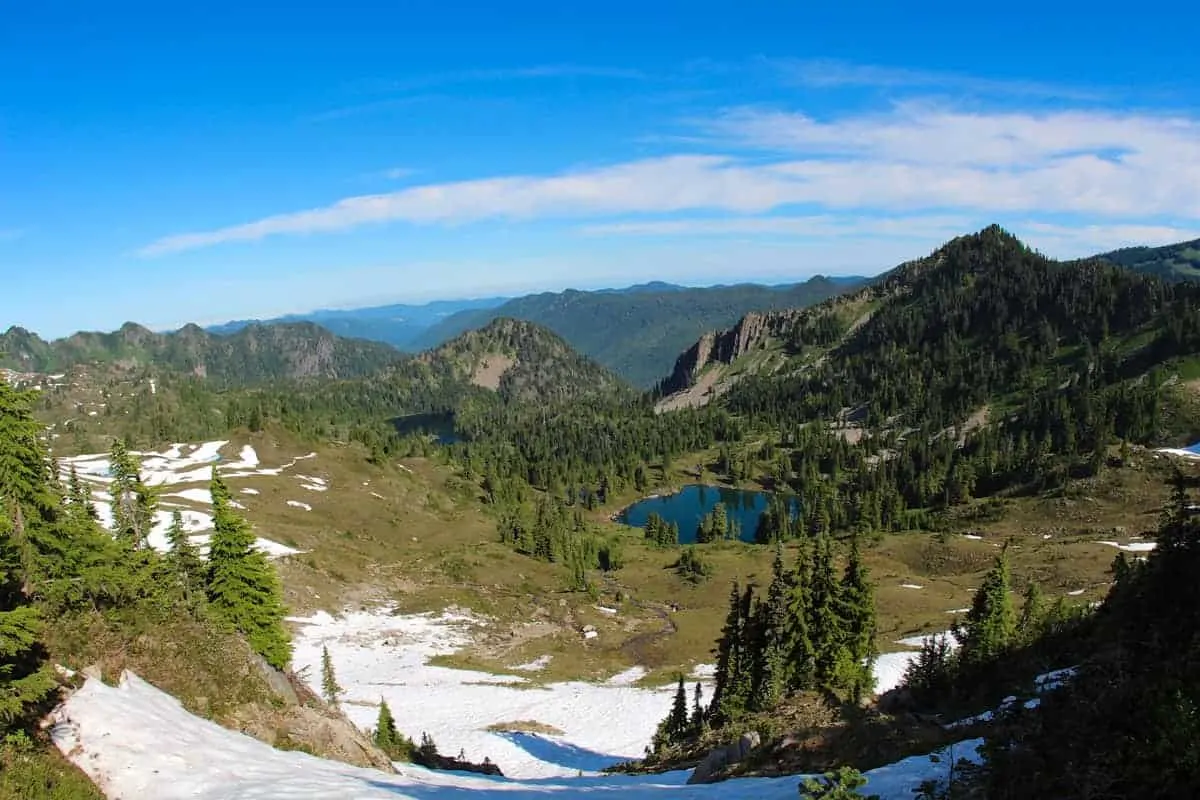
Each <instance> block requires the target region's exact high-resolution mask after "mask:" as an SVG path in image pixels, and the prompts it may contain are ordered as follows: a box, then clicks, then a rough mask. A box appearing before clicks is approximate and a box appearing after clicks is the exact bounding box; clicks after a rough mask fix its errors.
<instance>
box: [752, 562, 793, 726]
mask: <svg viewBox="0 0 1200 800" xmlns="http://www.w3.org/2000/svg"><path fill="white" fill-rule="evenodd" d="M790 584H791V576H790V575H788V573H787V570H786V569H785V568H784V565H783V547H782V546H781V545H779V544H778V543H776V545H775V560H774V561H773V562H772V564H771V585H770V586H769V587H768V588H767V600H766V602H765V603H763V604H761V605H760V606H759V609H758V614H757V616H758V624H757V628H758V630H759V633H760V636H761V646H762V649H761V651H760V655H759V657H758V660H757V664H758V670H757V671H756V672H757V674H756V675H755V676H754V681H753V689H752V701H751V705H752V706H753V707H754V708H756V709H759V710H767V709H771V708H774V707H775V705H776V704H777V703H778V702H779V700H780V698H781V697H782V696H783V693H784V691H785V690H786V689H787V684H788V660H789V657H790V654H791V651H792V643H791V641H790V638H789V637H790V633H791V631H790V630H789V627H790V626H789V620H788V601H789V599H790V597H791V591H792V587H791V585H790Z"/></svg>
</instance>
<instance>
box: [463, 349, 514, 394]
mask: <svg viewBox="0 0 1200 800" xmlns="http://www.w3.org/2000/svg"><path fill="white" fill-rule="evenodd" d="M516 363H517V361H516V359H514V358H513V357H512V356H505V355H498V354H494V355H490V356H488V357H487V358H485V359H484V360H483V361H481V362H480V363H479V365H478V366H477V367H475V371H474V372H473V373H472V374H471V383H473V384H475V385H476V386H478V387H480V388H483V389H491V390H493V391H495V390H496V389H499V388H500V379H501V378H503V377H504V373H506V372H508V371H509V369H511V368H512V366H513V365H514V364H516Z"/></svg>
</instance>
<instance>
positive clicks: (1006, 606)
mask: <svg viewBox="0 0 1200 800" xmlns="http://www.w3.org/2000/svg"><path fill="white" fill-rule="evenodd" d="M1010 582H1011V580H1010V575H1009V566H1008V546H1007V545H1005V547H1004V549H1003V550H1002V551H1001V552H1000V555H999V556H997V557H996V562H995V564H994V565H993V566H992V568H991V569H990V570H989V571H988V573H987V575H985V576H984V578H983V583H982V584H981V585H980V587H979V589H978V590H977V591H976V592H975V597H974V599H973V600H972V602H971V610H970V611H968V612H967V616H966V620H965V622H964V624H963V625H962V627H961V629H958V630H956V631H955V633H956V635H957V636H958V639H959V644H960V646H961V647H960V650H959V658H960V659H961V660H962V661H963V663H964V664H981V663H984V662H987V661H991V660H992V659H994V658H996V657H997V656H998V655H1000V654H1001V653H1003V652H1004V651H1005V650H1006V649H1008V647H1009V645H1011V644H1012V641H1013V636H1014V634H1015V633H1016V624H1017V620H1016V613H1015V611H1014V610H1013V602H1012V594H1011V591H1010Z"/></svg>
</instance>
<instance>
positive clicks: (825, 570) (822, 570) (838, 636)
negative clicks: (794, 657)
mask: <svg viewBox="0 0 1200 800" xmlns="http://www.w3.org/2000/svg"><path fill="white" fill-rule="evenodd" d="M838 600H839V598H838V580H837V577H836V575H835V574H834V569H833V552H832V546H831V544H830V541H829V537H828V536H827V535H824V534H822V535H819V536H817V538H816V542H815V543H814V548H813V568H812V582H811V588H810V591H809V615H808V630H809V638H810V641H811V642H812V648H813V662H814V673H815V678H816V682H817V684H818V685H819V686H823V687H825V688H829V689H833V688H836V687H837V685H838V677H839V674H842V673H844V671H845V670H844V667H845V664H846V662H847V661H848V660H849V659H850V658H851V656H850V653H849V651H848V649H847V648H846V644H845V642H846V634H845V631H844V629H843V625H842V618H841V616H840V615H839V614H838Z"/></svg>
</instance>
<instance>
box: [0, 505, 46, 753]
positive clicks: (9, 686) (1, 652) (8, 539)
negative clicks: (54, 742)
mask: <svg viewBox="0 0 1200 800" xmlns="http://www.w3.org/2000/svg"><path fill="white" fill-rule="evenodd" d="M10 502H11V501H8V500H7V499H0V511H2V512H3V513H2V515H0V732H3V731H5V730H8V729H9V728H10V727H11V726H14V725H18V724H21V723H24V722H26V721H28V720H27V717H28V716H30V715H31V713H32V712H34V710H35V709H36V708H37V707H38V705H39V704H40V703H41V702H42V701H44V700H45V699H46V698H47V697H49V695H50V693H51V692H53V691H54V687H55V680H54V673H53V671H52V670H51V669H50V665H49V664H48V663H47V661H46V654H45V650H44V648H43V647H42V645H41V642H40V640H39V637H40V636H41V632H42V620H41V616H40V615H39V614H38V611H37V609H36V608H35V607H34V606H33V603H32V601H31V600H30V598H29V597H28V595H26V594H25V592H24V591H23V589H22V587H21V583H22V581H21V578H20V563H19V561H20V559H19V556H18V554H17V552H16V548H15V547H13V542H12V522H11V514H12V511H11V509H10V508H9V504H10Z"/></svg>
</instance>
